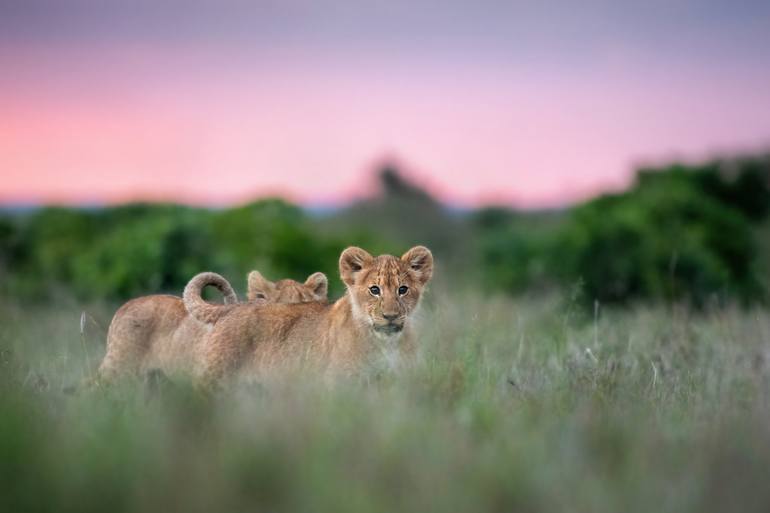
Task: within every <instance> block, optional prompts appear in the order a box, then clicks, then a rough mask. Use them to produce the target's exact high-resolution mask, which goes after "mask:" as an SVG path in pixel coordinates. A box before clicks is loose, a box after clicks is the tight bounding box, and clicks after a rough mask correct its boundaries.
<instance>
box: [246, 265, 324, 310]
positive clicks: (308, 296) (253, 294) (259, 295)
mask: <svg viewBox="0 0 770 513" xmlns="http://www.w3.org/2000/svg"><path fill="white" fill-rule="evenodd" d="M328 288H329V282H328V280H327V279H326V275H325V274H324V273H313V274H311V275H310V276H309V277H308V279H307V280H305V283H300V282H298V281H294V280H278V281H276V282H272V281H270V280H268V279H267V278H265V277H264V276H262V274H260V272H259V271H251V272H250V273H249V277H248V292H247V297H248V299H249V301H264V302H267V303H308V302H310V301H326V294H327V291H328Z"/></svg>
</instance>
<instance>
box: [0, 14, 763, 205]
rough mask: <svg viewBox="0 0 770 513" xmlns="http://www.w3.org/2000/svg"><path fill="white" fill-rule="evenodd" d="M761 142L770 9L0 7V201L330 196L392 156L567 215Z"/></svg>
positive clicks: (484, 198) (322, 200)
mask: <svg viewBox="0 0 770 513" xmlns="http://www.w3.org/2000/svg"><path fill="white" fill-rule="evenodd" d="M65 4H66V5H65ZM157 4H162V7H159V6H158V5H157ZM767 149H770V3H768V2H742V3H740V5H739V4H738V3H737V2H728V1H724V2H714V1H696V0H665V1H658V0H651V1H647V2H634V3H625V2H618V1H614V2H613V1H607V2H571V1H562V2H537V3H534V2H533V3H532V4H530V5H528V4H525V3H520V2H497V1H477V2H455V1H452V0H444V1H441V2H403V3H402V2H363V1H354V0H334V1H327V2H314V1H298V0H270V1H266V2H259V1H250V2H247V1H241V2H219V1H214V0H209V1H197V2H180V1H166V2H159V1H133V2H129V1H124V2H108V1H78V0H75V1H70V2H60V1H48V2H45V1H38V0H10V1H9V0H6V1H3V2H0V202H1V203H6V204H11V203H13V204H30V203H34V204H37V203H48V202H56V203H69V204H81V203H86V204H104V203H115V202H122V201H130V200H139V199H145V200H174V201H183V202H189V203H194V204H207V205H225V204H230V203H236V202H243V201H247V200H249V199H253V198H255V197H258V196H264V195H273V194H280V195H283V196H286V197H288V198H290V199H292V200H294V201H299V202H302V203H303V204H306V205H329V204H340V203H344V202H347V201H350V200H351V199H352V198H355V197H359V196H361V195H364V194H366V193H367V192H368V191H369V188H370V187H371V180H370V179H368V178H367V176H368V173H370V171H371V170H372V169H373V168H375V167H376V166H377V165H378V164H381V163H383V162H386V161H395V162H397V163H399V164H400V165H401V166H402V167H403V169H404V170H405V171H407V172H408V173H409V174H410V175H411V176H413V177H414V178H415V179H416V180H418V182H419V183H422V184H424V185H425V186H426V187H428V188H429V189H430V190H431V191H432V192H434V193H436V194H437V195H438V196H439V197H440V198H442V199H443V200H444V201H446V202H448V203H450V204H453V205H457V206H474V205H479V204H482V203H486V202H495V203H506V204H510V205H515V206H520V207H542V206H558V205H563V204H566V203H569V202H571V201H576V200H578V199H581V198H585V197H587V196H590V195H591V194H595V193H596V192H598V191H602V190H607V189H613V188H618V187H622V186H623V185H624V184H626V183H628V180H629V178H630V176H631V172H632V170H633V168H634V166H636V165H638V164H639V163H658V162H666V161H668V160H670V159H674V158H677V159H679V158H681V159H687V160H695V159H700V158H704V157H709V156H711V155H715V154H723V153H724V154H731V153H735V152H742V151H760V150H767Z"/></svg>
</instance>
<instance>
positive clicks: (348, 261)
mask: <svg viewBox="0 0 770 513" xmlns="http://www.w3.org/2000/svg"><path fill="white" fill-rule="evenodd" d="M373 260H374V257H373V256H372V255H370V254H369V253H367V252H366V251H364V250H363V249H361V248H357V247H355V246H351V247H349V248H348V249H346V250H345V251H343V252H342V254H341V255H340V278H342V281H343V282H344V283H345V285H347V286H352V285H353V284H354V283H355V282H356V274H358V273H359V272H360V271H361V270H362V269H363V268H364V267H366V266H367V265H369V264H371V263H372V261H373Z"/></svg>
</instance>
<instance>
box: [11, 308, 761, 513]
mask: <svg viewBox="0 0 770 513" xmlns="http://www.w3.org/2000/svg"><path fill="white" fill-rule="evenodd" d="M87 310H88V312H89V316H88V317H87V319H86V327H85V336H84V337H82V338H81V334H80V329H79V319H80V311H81V310H80V308H79V307H77V306H76V305H70V306H60V307H58V308H55V309H54V308H51V309H39V310H32V311H30V310H23V309H21V308H19V307H16V306H14V305H12V304H8V303H5V304H2V306H1V307H0V312H1V313H0V366H1V367H0V505H2V507H1V508H0V509H2V510H3V511H10V512H17V511H18V512H22V511H62V512H65V511H94V512H96V511H98V512H104V511H110V512H117V511H153V510H156V511H191V512H195V511H223V512H231V511H232V512H238V511H308V512H316V511H334V512H345V511H350V512H357V513H359V512H368V511H374V512H376V511H382V512H392V511H420V512H422V511H528V512H531V511H590V512H604V511H606V512H615V511H656V512H657V511H699V512H701V511H725V510H730V511H763V512H765V511H769V510H770V487H768V486H767V482H768V477H770V470H769V469H770V408H769V407H770V313H768V312H762V311H755V312H741V311H737V310H735V311H733V310H717V311H713V312H709V313H707V314H701V315H698V316H690V315H689V314H687V313H686V312H684V311H677V310H671V309H664V308H660V309H637V310H634V311H631V312H625V313H624V312H609V313H606V314H602V315H600V316H598V317H597V318H596V319H591V318H586V317H585V316H584V315H581V314H579V313H578V311H577V310H574V309H572V308H570V307H568V306H564V305H563V304H560V303H555V302H549V301H543V300H539V301H527V300H519V301H517V302H513V301H511V300H505V299H499V300H483V301H482V300H479V299H473V298H468V297H463V298H456V299H454V300H446V301H436V302H435V303H434V304H429V305H427V306H426V308H425V309H424V312H423V314H424V319H423V325H424V329H423V333H424V337H423V340H422V346H423V355H422V358H421V361H420V362H419V363H418V364H417V365H416V366H414V367H413V368H408V369H403V370H401V371H398V372H393V371H377V370H372V371H371V372H369V373H367V374H366V375H365V376H364V377H362V378H361V379H357V380H355V381H353V382H343V383H339V384H337V385H336V386H334V387H333V388H329V387H326V386H322V385H320V384H319V383H318V382H317V381H315V380H313V379H311V378H308V379H307V380H305V379H301V378H297V377H294V378H292V379H291V380H287V381H286V382H285V383H280V384H276V385H274V386H271V387H270V388H264V387H259V386H250V387H242V388H239V389H237V390H234V391H232V392H229V393H226V394H222V395H219V396H216V397H213V398H205V397H201V396H199V395H197V394H196V393H195V392H194V391H193V389H192V387H190V386H189V384H186V383H184V382H177V381H175V382H170V383H165V382H160V383H154V382H150V383H147V382H136V383H128V384H125V385H123V386H119V387H114V388H110V389H107V390H104V389H91V390H85V391H81V392H80V393H77V394H74V395H73V394H66V393H63V392H62V390H63V389H64V388H65V387H67V386H69V385H72V384H73V383H77V382H79V381H80V380H81V379H83V378H84V377H87V376H88V375H89V374H90V373H91V372H92V371H93V369H94V368H95V366H96V364H97V363H98V360H99V359H100V358H101V356H102V354H103V350H104V349H103V342H102V341H103V339H104V327H105V325H106V323H107V322H108V321H109V315H110V313H111V312H110V308H109V307H107V306H97V307H89V308H88V309H87Z"/></svg>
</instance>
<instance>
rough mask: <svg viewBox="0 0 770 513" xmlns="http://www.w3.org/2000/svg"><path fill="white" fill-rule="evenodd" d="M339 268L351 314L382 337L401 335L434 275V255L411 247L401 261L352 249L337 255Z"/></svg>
mask: <svg viewBox="0 0 770 513" xmlns="http://www.w3.org/2000/svg"><path fill="white" fill-rule="evenodd" d="M339 265H340V277H341V278H342V281H343V282H344V283H345V285H346V287H347V289H348V293H349V297H350V300H351V303H352V307H353V313H354V315H355V316H356V318H358V320H359V321H361V322H363V323H365V324H367V325H368V326H370V327H371V328H372V329H373V330H374V332H375V334H377V335H379V336H385V337H387V336H395V335H398V334H399V333H401V331H402V330H403V329H404V326H405V324H406V322H407V321H408V319H409V316H410V314H411V313H412V312H413V311H414V310H415V308H416V307H417V305H418V303H419V301H420V295H421V294H422V291H423V289H424V288H425V285H426V284H427V283H428V281H430V279H431V276H432V275H433V255H432V254H431V252H430V250H429V249H428V248H426V247H424V246H415V247H413V248H412V249H410V250H409V251H407V252H406V253H404V254H403V256H401V258H396V257H394V256H391V255H380V256H378V257H373V256H372V255H370V254H369V253H367V252H366V251H364V250H363V249H361V248H357V247H351V248H348V249H346V250H345V251H343V252H342V255H340V262H339Z"/></svg>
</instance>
